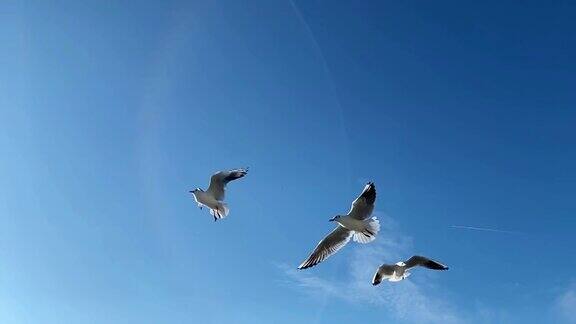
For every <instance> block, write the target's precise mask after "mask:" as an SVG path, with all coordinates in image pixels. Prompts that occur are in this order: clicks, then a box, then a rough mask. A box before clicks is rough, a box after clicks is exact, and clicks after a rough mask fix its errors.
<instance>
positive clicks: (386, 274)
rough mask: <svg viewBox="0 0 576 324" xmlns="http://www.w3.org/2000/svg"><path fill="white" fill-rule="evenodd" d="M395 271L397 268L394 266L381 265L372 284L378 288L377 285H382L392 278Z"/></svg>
mask: <svg viewBox="0 0 576 324" xmlns="http://www.w3.org/2000/svg"><path fill="white" fill-rule="evenodd" d="M395 269H396V268H395V267H394V265H392V264H383V265H381V266H380V267H379V268H378V270H376V273H375V274H374V277H373V278H372V284H373V285H374V286H376V285H377V284H379V283H381V282H382V280H384V279H387V278H390V277H391V276H392V275H393V274H394V270H395Z"/></svg>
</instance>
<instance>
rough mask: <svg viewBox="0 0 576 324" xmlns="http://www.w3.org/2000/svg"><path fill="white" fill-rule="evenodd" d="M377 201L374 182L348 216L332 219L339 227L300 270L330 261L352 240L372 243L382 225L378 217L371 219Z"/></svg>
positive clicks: (320, 243)
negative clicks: (331, 257) (329, 259)
mask: <svg viewBox="0 0 576 324" xmlns="http://www.w3.org/2000/svg"><path fill="white" fill-rule="evenodd" d="M375 200H376V187H375V186H374V183H373V182H368V184H366V186H365V187H364V190H363V191H362V193H361V194H360V196H358V198H356V200H354V201H353V202H352V207H351V208H350V211H349V212H348V214H347V215H336V216H334V218H332V219H330V221H331V222H336V223H338V226H337V227H336V228H335V229H334V230H333V231H332V232H331V233H330V234H328V235H327V236H326V237H325V238H324V239H323V240H322V241H320V242H319V243H318V245H316V248H315V249H314V251H312V254H310V256H309V257H308V258H307V259H306V260H304V262H302V264H300V266H298V269H300V270H302V269H306V268H310V267H313V266H315V265H317V264H318V263H320V262H322V261H324V260H326V259H328V257H330V256H331V255H332V254H334V253H336V252H338V250H340V249H341V248H342V247H343V246H344V245H346V244H347V243H348V242H349V241H350V239H351V238H353V239H354V241H356V242H358V243H370V242H372V241H374V239H375V238H376V235H377V234H378V231H380V223H379V222H378V219H376V217H370V215H371V214H372V210H374V201H375Z"/></svg>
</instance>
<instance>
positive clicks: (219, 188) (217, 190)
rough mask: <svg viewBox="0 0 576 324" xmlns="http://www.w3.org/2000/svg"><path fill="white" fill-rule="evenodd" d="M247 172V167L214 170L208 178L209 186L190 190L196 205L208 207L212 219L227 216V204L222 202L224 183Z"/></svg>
mask: <svg viewBox="0 0 576 324" xmlns="http://www.w3.org/2000/svg"><path fill="white" fill-rule="evenodd" d="M247 173H248V168H245V169H233V170H228V171H220V172H216V173H214V174H213V175H212V177H211V178H210V186H208V190H206V191H204V190H202V189H200V188H196V189H194V190H191V191H190V192H191V193H192V195H194V199H195V200H196V203H197V204H198V207H200V209H202V207H207V208H209V209H210V215H212V216H214V221H217V220H218V219H222V218H224V217H226V216H228V212H229V209H228V205H227V204H226V203H224V201H223V200H224V194H225V189H226V184H228V182H230V181H232V180H236V179H240V178H242V177H244V176H245V175H246V174H247Z"/></svg>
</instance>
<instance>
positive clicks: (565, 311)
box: [555, 285, 576, 323]
mask: <svg viewBox="0 0 576 324" xmlns="http://www.w3.org/2000/svg"><path fill="white" fill-rule="evenodd" d="M555 306H556V310H557V311H558V313H559V314H560V316H561V317H562V318H563V319H564V320H566V321H568V322H569V323H576V286H575V285H571V287H570V288H569V289H568V290H566V291H564V292H563V293H562V294H561V295H560V297H558V299H557V300H556V305H555Z"/></svg>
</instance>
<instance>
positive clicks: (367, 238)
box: [352, 217, 380, 243]
mask: <svg viewBox="0 0 576 324" xmlns="http://www.w3.org/2000/svg"><path fill="white" fill-rule="evenodd" d="M365 224H366V227H365V229H364V231H362V232H354V236H353V237H352V238H353V240H354V241H356V242H358V243H370V242H372V241H374V240H375V239H376V235H378V232H379V231H380V222H379V221H378V219H377V218H376V217H373V218H370V219H368V220H366V222H365Z"/></svg>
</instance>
